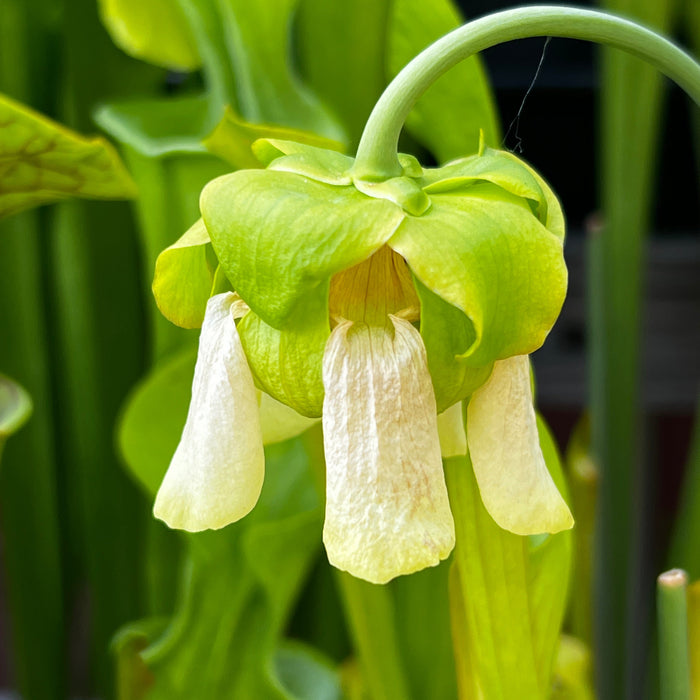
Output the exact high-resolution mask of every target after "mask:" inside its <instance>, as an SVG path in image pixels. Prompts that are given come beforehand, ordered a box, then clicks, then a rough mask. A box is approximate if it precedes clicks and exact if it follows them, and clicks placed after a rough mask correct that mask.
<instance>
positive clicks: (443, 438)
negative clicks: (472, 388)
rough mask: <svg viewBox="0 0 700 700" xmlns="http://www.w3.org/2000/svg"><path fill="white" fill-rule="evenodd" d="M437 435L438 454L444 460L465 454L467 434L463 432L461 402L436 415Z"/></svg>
mask: <svg viewBox="0 0 700 700" xmlns="http://www.w3.org/2000/svg"><path fill="white" fill-rule="evenodd" d="M437 424H438V435H439V436H440V452H441V454H442V456H443V458H444V459H447V458H448V457H459V456H461V455H466V454H467V434H466V432H465V430H464V413H463V410H462V402H461V401H458V402H457V403H456V404H453V405H452V406H450V407H449V408H448V409H447V410H446V411H443V412H442V413H440V414H438V417H437Z"/></svg>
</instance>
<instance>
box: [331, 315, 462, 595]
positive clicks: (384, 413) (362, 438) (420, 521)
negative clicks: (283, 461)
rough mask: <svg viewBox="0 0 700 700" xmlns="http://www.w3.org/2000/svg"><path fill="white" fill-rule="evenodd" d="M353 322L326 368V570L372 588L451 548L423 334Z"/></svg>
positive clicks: (334, 341) (404, 326)
mask: <svg viewBox="0 0 700 700" xmlns="http://www.w3.org/2000/svg"><path fill="white" fill-rule="evenodd" d="M390 318H391V321H392V323H393V329H392V327H391V326H389V325H387V326H386V327H379V326H368V325H365V324H363V323H358V324H353V323H351V322H349V321H344V322H342V323H340V324H339V325H338V326H336V328H335V329H334V330H333V332H332V333H331V337H330V339H329V340H328V344H327V345H326V350H325V354H324V358H323V384H324V388H325V400H324V404H323V433H324V445H325V453H326V471H327V476H326V480H327V487H326V521H325V525H324V529H323V541H324V543H325V545H326V551H327V553H328V560H329V561H330V562H331V564H333V565H334V566H336V567H337V568H339V569H343V570H345V571H349V572H350V573H351V574H353V575H354V576H358V577H359V578H363V579H366V580H367V581H370V582H372V583H386V582H387V581H389V580H391V579H392V578H394V577H395V576H399V575H400V574H409V573H411V572H413V571H418V570H420V569H424V568H425V567H428V566H435V565H436V564H438V563H439V562H440V560H441V559H444V558H445V557H447V556H448V555H449V553H450V552H451V551H452V548H453V547H454V541H455V534H454V522H453V520H452V513H451V511H450V504H449V501H448V498H447V488H446V486H445V477H444V474H443V471H442V460H441V458H440V442H439V438H438V432H437V415H436V409H435V397H434V394H433V386H432V383H431V380H430V374H429V373H428V365H427V361H426V355H425V348H424V347H423V341H422V340H421V337H420V335H419V334H418V331H416V330H415V328H413V326H412V325H411V324H410V323H408V322H407V321H404V320H402V319H399V318H396V317H394V316H390Z"/></svg>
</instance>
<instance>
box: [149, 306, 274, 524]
mask: <svg viewBox="0 0 700 700" xmlns="http://www.w3.org/2000/svg"><path fill="white" fill-rule="evenodd" d="M236 303H238V304H240V302H236V296H235V295H234V294H231V293H225V294H217V295H216V296H214V297H212V298H211V299H210V300H209V303H208V304H207V310H206V313H205V316H204V323H203V325H202V333H201V336H200V339H199V352H198V355H197V364H196V366H195V372H194V381H193V382H192V400H191V402H190V408H189V412H188V414H187V421H186V423H185V428H184V430H183V432H182V438H181V439H180V444H179V445H178V447H177V450H176V451H175V455H174V456H173V459H172V461H171V462H170V466H169V467H168V471H167V473H166V475H165V478H164V479H163V483H162V484H161V487H160V490H159V491H158V495H157V496H156V502H155V506H154V509H153V512H154V514H155V516H156V517H157V518H160V519H161V520H163V521H165V522H166V523H167V524H168V525H169V526H170V527H173V528H179V529H182V530H189V531H190V532H198V531H200V530H207V529H218V528H221V527H224V526H225V525H228V524H229V523H232V522H234V521H236V520H239V519H240V518H242V517H243V516H244V515H246V514H247V513H249V512H250V510H251V509H252V508H253V506H254V505H255V503H256V502H257V500H258V496H259V495H260V489H261V488H262V483H263V476H264V468H265V467H264V465H265V457H264V452H263V443H262V435H261V430H260V417H259V412H258V402H257V397H256V394H255V386H254V385H253V377H252V375H251V373H250V369H249V368H248V363H247V361H246V357H245V354H244V353H243V348H242V347H241V343H240V340H239V338H238V333H237V331H236V324H235V321H234V317H235V315H236V311H237V310H236V308H235V306H236Z"/></svg>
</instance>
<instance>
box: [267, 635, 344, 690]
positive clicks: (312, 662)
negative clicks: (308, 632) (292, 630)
mask: <svg viewBox="0 0 700 700" xmlns="http://www.w3.org/2000/svg"><path fill="white" fill-rule="evenodd" d="M275 670H276V672H277V674H278V676H279V679H280V682H281V684H282V685H283V686H284V687H285V688H286V689H287V690H288V691H289V693H290V694H291V695H292V696H293V697H294V698H303V700H340V698H341V697H342V696H341V689H340V681H339V678H338V674H337V672H336V671H335V669H333V668H332V666H331V665H330V664H329V662H328V660H327V659H325V658H323V657H322V656H321V654H320V653H319V652H318V651H316V650H314V649H312V648H311V647H307V646H304V645H302V644H300V643H299V642H289V641H287V642H283V643H282V644H281V645H280V647H279V648H278V649H277V652H276V653H275Z"/></svg>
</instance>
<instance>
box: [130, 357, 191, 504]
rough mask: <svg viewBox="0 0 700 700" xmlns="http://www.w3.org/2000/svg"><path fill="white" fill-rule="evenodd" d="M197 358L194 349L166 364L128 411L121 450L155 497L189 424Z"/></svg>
mask: <svg viewBox="0 0 700 700" xmlns="http://www.w3.org/2000/svg"><path fill="white" fill-rule="evenodd" d="M196 357H197V352H196V349H194V348H192V349H190V350H184V351H182V352H181V353H179V354H177V355H176V356H174V357H172V358H170V359H168V360H166V361H164V362H162V363H161V364H160V365H158V366H157V367H156V368H155V369H154V370H153V371H152V372H151V374H150V375H149V376H148V377H146V379H145V380H144V381H142V382H141V383H140V384H138V385H137V386H136V388H135V389H134V391H133V393H132V394H131V396H130V398H129V400H128V402H127V404H126V406H125V408H124V412H123V415H122V419H121V422H120V425H119V432H118V439H119V448H120V450H121V453H122V457H123V458H124V461H125V462H126V465H127V467H128V468H129V470H130V471H131V473H132V474H133V475H134V476H135V477H136V479H137V481H138V482H139V483H140V484H141V485H142V486H143V487H144V489H145V490H146V493H148V494H149V495H150V496H153V497H155V495H156V493H157V492H158V487H159V486H160V482H161V481H162V480H163V477H164V476H165V472H166V470H167V468H168V465H169V464H170V459H171V458H172V456H173V454H174V452H175V448H176V447H177V443H178V441H179V440H180V434H181V433H182V428H183V426H184V425H185V419H186V418H187V407H188V406H189V403H190V393H191V390H192V377H193V376H194V364H195V360H196Z"/></svg>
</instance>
